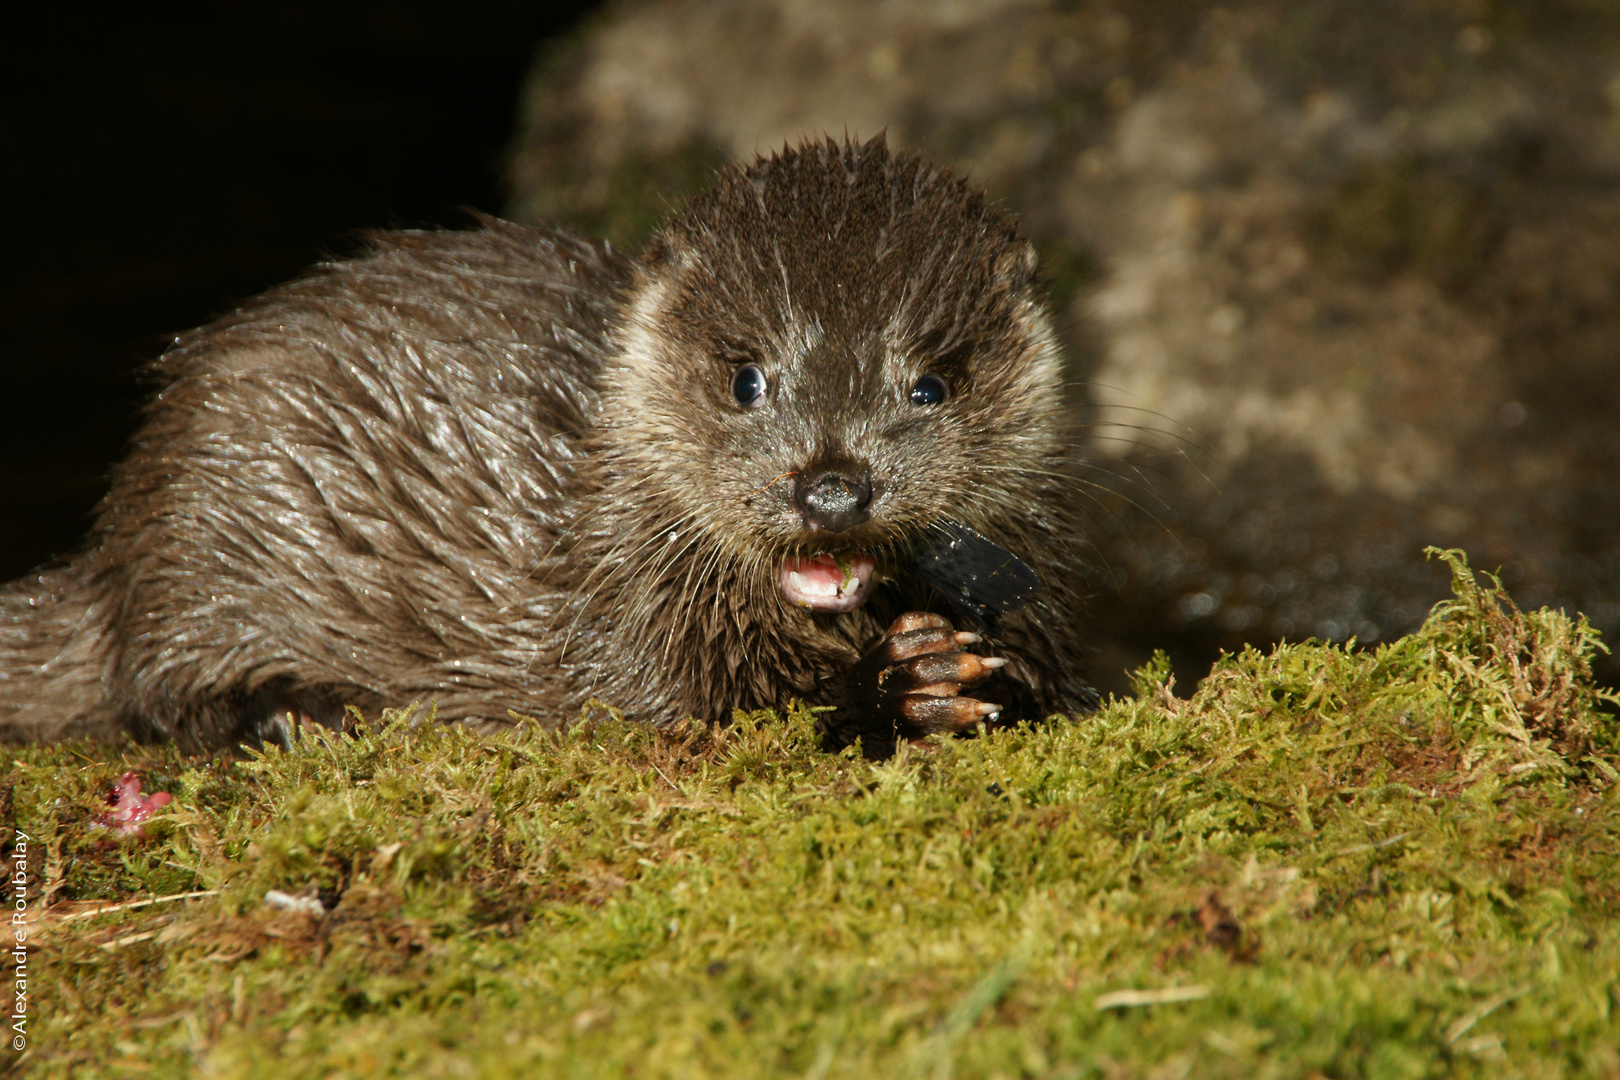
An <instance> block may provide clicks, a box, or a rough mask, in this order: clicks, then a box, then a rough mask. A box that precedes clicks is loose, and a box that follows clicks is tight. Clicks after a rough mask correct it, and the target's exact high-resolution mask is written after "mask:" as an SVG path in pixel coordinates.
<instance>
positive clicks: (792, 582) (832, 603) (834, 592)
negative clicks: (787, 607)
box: [781, 551, 877, 611]
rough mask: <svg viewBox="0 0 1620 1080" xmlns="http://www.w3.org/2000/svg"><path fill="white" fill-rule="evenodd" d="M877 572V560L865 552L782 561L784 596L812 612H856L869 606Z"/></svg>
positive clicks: (821, 555)
mask: <svg viewBox="0 0 1620 1080" xmlns="http://www.w3.org/2000/svg"><path fill="white" fill-rule="evenodd" d="M840 562H842V563H843V566H842V567H840V566H839V565H838V564H839V563H840ZM876 569H877V560H876V559H875V558H873V557H872V556H871V555H868V554H866V553H865V552H864V551H855V552H844V553H842V554H840V555H838V556H837V557H834V556H832V555H828V554H826V553H822V554H820V555H812V556H811V557H810V558H807V559H801V558H789V559H783V560H782V578H781V580H782V593H783V595H784V596H786V597H787V598H788V601H789V602H790V603H793V604H797V605H798V606H799V607H803V608H809V609H810V610H812V611H853V610H854V609H856V608H858V607H860V606H861V605H862V604H864V603H865V602H866V597H867V594H868V593H869V592H870V591H871V585H872V572H873V571H874V570H876Z"/></svg>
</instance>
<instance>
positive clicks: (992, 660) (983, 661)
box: [979, 656, 1007, 671]
mask: <svg viewBox="0 0 1620 1080" xmlns="http://www.w3.org/2000/svg"><path fill="white" fill-rule="evenodd" d="M1006 664H1007V658H1006V657H1005V656H984V657H980V658H979V666H980V667H987V668H989V669H990V670H991V671H994V670H995V669H996V668H998V667H1005V666H1006Z"/></svg>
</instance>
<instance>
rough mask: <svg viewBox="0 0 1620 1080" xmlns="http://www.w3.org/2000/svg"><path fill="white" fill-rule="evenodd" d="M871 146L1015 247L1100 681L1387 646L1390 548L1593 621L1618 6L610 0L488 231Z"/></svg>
mask: <svg viewBox="0 0 1620 1080" xmlns="http://www.w3.org/2000/svg"><path fill="white" fill-rule="evenodd" d="M880 129H886V130H887V131H888V135H889V139H890V142H891V144H898V145H901V146H908V147H912V148H916V149H918V150H921V151H922V152H924V153H925V154H927V155H928V156H929V157H930V158H932V159H933V160H935V161H937V162H939V163H941V164H947V165H951V166H953V167H954V168H956V169H958V170H959V171H963V172H966V173H968V174H969V175H971V176H972V177H973V178H974V179H975V180H976V181H978V182H979V183H982V184H984V185H985V186H987V187H988V188H989V189H990V190H991V191H992V192H993V193H994V194H995V195H997V196H998V197H999V198H1001V199H1003V200H1005V202H1007V203H1008V204H1009V205H1011V206H1012V207H1013V208H1014V209H1016V210H1017V211H1018V212H1019V213H1020V214H1021V215H1022V217H1023V220H1024V223H1025V227H1026V229H1027V231H1028V232H1029V234H1030V235H1031V236H1032V237H1033V238H1034V239H1035V240H1036V242H1037V243H1038V244H1039V245H1040V246H1041V248H1042V250H1043V255H1044V257H1045V260H1046V266H1047V269H1048V273H1049V275H1050V277H1051V283H1052V294H1053V300H1054V305H1055V307H1056V309H1057V311H1058V314H1059V317H1060V319H1062V320H1063V321H1064V323H1065V327H1066V333H1067V335H1068V340H1069V345H1070V354H1071V356H1072V358H1073V361H1074V365H1075V375H1076V378H1077V380H1079V381H1080V382H1081V384H1082V385H1083V387H1084V388H1085V395H1084V397H1085V402H1084V404H1083V406H1082V407H1083V408H1084V409H1085V410H1086V412H1087V419H1088V428H1087V430H1088V433H1089V437H1088V449H1089V451H1090V454H1091V457H1092V460H1093V462H1094V463H1095V465H1096V472H1095V483H1096V485H1097V487H1096V492H1097V508H1098V512H1097V515H1096V522H1095V530H1094V535H1093V536H1092V537H1091V539H1092V540H1093V542H1094V543H1095V545H1096V547H1097V555H1098V558H1097V566H1098V571H1097V581H1096V585H1097V591H1098V597H1097V619H1098V624H1099V629H1100V638H1101V639H1103V640H1102V646H1103V649H1102V659H1101V661H1100V662H1099V670H1098V675H1099V678H1100V681H1101V682H1102V683H1103V684H1104V685H1105V686H1107V687H1115V686H1119V685H1120V681H1119V680H1118V679H1117V678H1115V677H1114V674H1115V669H1117V668H1118V667H1119V666H1121V665H1123V664H1125V663H1133V662H1136V661H1138V660H1139V659H1140V658H1141V657H1143V656H1144V655H1145V654H1146V651H1147V650H1149V649H1151V648H1154V647H1165V648H1169V649H1170V650H1171V651H1172V653H1173V654H1174V655H1176V657H1177V659H1178V666H1181V667H1183V670H1184V675H1185V676H1192V675H1196V673H1197V669H1196V665H1198V664H1202V663H1204V662H1207V660H1208V658H1209V657H1210V656H1212V655H1213V653H1214V651H1215V650H1216V649H1218V648H1227V649H1231V648H1236V647H1239V646H1241V645H1242V644H1243V643H1244V642H1265V641H1270V640H1274V639H1276V638H1280V637H1287V638H1290V639H1299V638H1303V637H1318V638H1323V639H1328V640H1344V639H1346V638H1349V637H1351V636H1354V637H1356V638H1357V639H1358V640H1360V641H1362V642H1375V641H1381V640H1386V639H1388V638H1390V637H1393V636H1395V635H1398V634H1400V633H1403V632H1405V631H1407V630H1410V629H1412V628H1413V627H1414V626H1416V625H1417V623H1418V622H1419V621H1421V619H1422V617H1423V616H1424V614H1425V613H1426V612H1427V610H1428V608H1429V606H1430V605H1431V604H1432V603H1433V602H1434V601H1435V600H1437V599H1439V598H1441V597H1442V596H1443V595H1445V583H1446V575H1445V574H1444V572H1443V571H1442V570H1441V569H1439V568H1437V567H1435V566H1434V565H1432V564H1429V563H1427V562H1426V561H1425V560H1424V557H1423V554H1422V549H1423V547H1424V545H1426V544H1438V545H1442V546H1458V547H1462V548H1465V549H1466V550H1467V551H1468V554H1469V557H1470V558H1471V559H1472V561H1473V562H1474V565H1475V566H1477V567H1483V568H1494V567H1500V568H1501V570H1502V574H1503V577H1504V580H1505V581H1506V582H1507V584H1508V585H1509V586H1510V588H1511V589H1512V591H1513V593H1514V594H1515V596H1516V597H1517V598H1518V599H1519V601H1520V602H1521V603H1522V604H1525V605H1530V606H1539V605H1542V604H1552V605H1561V606H1564V607H1568V608H1572V609H1580V610H1582V611H1584V612H1586V613H1587V614H1588V615H1589V616H1590V617H1591V618H1592V620H1593V622H1595V623H1596V624H1597V625H1598V626H1600V627H1601V628H1603V629H1605V630H1606V631H1607V632H1608V633H1609V635H1610V637H1611V638H1613V637H1614V636H1615V632H1616V631H1617V630H1620V483H1617V481H1616V479H1615V463H1616V462H1617V461H1620V392H1617V389H1616V388H1617V386H1620V307H1617V306H1616V304H1615V302H1614V301H1615V294H1616V292H1617V290H1620V198H1617V196H1620V7H1617V6H1616V5H1613V4H1609V3H1606V2H1600V0H1554V2H1547V0H1494V2H1493V0H1431V2H1428V3H1419V2H1416V0H1407V2H1397V0H1307V2H1297V0H1238V2H1235V3H1230V4H1226V5H1224V6H1222V7H1218V8H1210V7H1208V6H1207V5H1205V4H1201V3H1193V2H1191V0H1136V2H1132V3H1125V2H1123V0H1118V2H1112V3H1108V2H1086V0H1080V2H1074V3H1045V2H1038V0H954V2H924V0H914V2H901V0H883V2H878V3H872V2H869V0H687V2H681V0H661V2H657V3H641V4H635V3H631V4H624V5H621V6H618V7H614V8H611V9H609V11H608V13H606V14H605V15H603V16H601V17H599V18H598V19H597V20H596V21H595V22H594V23H593V24H591V25H590V26H589V27H588V28H587V29H586V30H585V31H583V32H582V33H581V34H579V35H578V36H576V37H575V38H573V39H572V40H570V41H569V42H568V43H567V44H566V45H565V46H563V47H562V48H560V49H553V50H551V51H549V52H547V53H546V54H545V55H544V56H543V57H542V60H541V62H540V63H539V64H538V65H537V67H536V69H535V73H534V76H533V78H532V79H531V82H530V84H529V88H528V90H527V92H526V100H525V106H524V120H523V124H522V130H521V132H520V134H519V136H518V137H517V139H516V141H515V143H514V145H513V148H512V151H511V158H510V170H509V177H510V180H511V183H512V185H513V195H512V200H511V203H510V207H509V209H510V211H511V212H512V213H513V214H514V215H516V216H518V217H522V218H529V219H534V218H562V219H565V220H569V221H572V222H574V223H576V224H579V225H581V226H582V227H585V228H587V229H591V230H593V231H598V232H603V233H606V234H607V235H609V236H611V237H613V238H614V239H615V240H617V241H619V242H621V243H625V244H629V245H632V246H633V245H635V244H636V243H638V242H639V240H640V238H641V237H642V236H643V235H645V232H646V231H647V229H648V228H650V226H651V224H652V223H653V222H654V221H656V220H657V219H658V218H659V217H660V216H662V214H663V213H665V212H667V209H668V207H669V205H670V203H671V202H678V200H679V198H680V197H682V196H684V195H685V194H687V193H689V192H691V191H692V190H694V189H696V188H697V187H699V186H701V184H702V183H703V182H704V180H705V178H706V176H707V174H708V172H709V170H711V169H712V168H713V167H714V166H715V165H716V164H718V163H719V162H721V161H724V160H726V159H728V158H732V157H749V156H751V155H753V154H754V153H756V152H768V151H769V150H770V149H771V148H773V147H775V146H779V145H780V144H781V143H782V142H784V141H794V140H797V139H798V138H800V137H801V136H805V135H812V136H813V135H819V134H821V133H831V134H833V135H835V136H840V135H842V134H844V133H845V132H848V133H849V134H851V135H854V136H866V135H869V134H872V133H874V132H876V131H878V130H880ZM1616 673H1617V669H1616V668H1615V667H1614V666H1613V664H1612V663H1611V664H1609V665H1608V666H1607V668H1606V670H1605V672H1604V675H1605V676H1606V678H1608V680H1609V681H1611V682H1612V681H1614V680H1615V676H1616Z"/></svg>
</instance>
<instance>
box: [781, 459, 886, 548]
mask: <svg viewBox="0 0 1620 1080" xmlns="http://www.w3.org/2000/svg"><path fill="white" fill-rule="evenodd" d="M793 501H794V502H795V503H797V504H798V507H799V514H800V516H801V517H802V518H803V519H804V524H805V527H806V528H807V529H809V530H810V531H811V532H834V533H835V532H843V531H844V530H845V529H853V528H854V527H855V526H857V525H859V524H861V522H863V521H865V520H867V519H868V518H870V517H871V516H872V511H871V505H872V474H871V472H869V471H868V470H866V469H855V468H831V469H813V470H808V471H806V472H801V473H800V474H799V475H798V476H797V477H795V478H794V480H793Z"/></svg>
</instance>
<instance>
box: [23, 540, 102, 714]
mask: <svg viewBox="0 0 1620 1080" xmlns="http://www.w3.org/2000/svg"><path fill="white" fill-rule="evenodd" d="M114 660H115V656H114V650H113V635H112V601H111V598H110V597H109V595H108V590H107V587H106V585H105V582H104V581H103V580H101V578H100V575H99V574H98V573H97V572H96V568H95V566H94V565H93V560H91V559H89V558H84V557H81V558H78V559H74V560H73V561H71V562H67V563H62V564H59V565H57V566H53V567H48V568H46V569H44V570H39V571H36V572H34V573H32V574H30V575H28V576H27V577H25V578H20V579H18V580H17V581H13V582H11V583H10V584H9V585H5V586H0V743H30V742H53V741H55V740H58V739H72V738H80V737H84V736H91V737H98V738H111V737H113V736H114V735H115V734H116V733H117V732H118V731H119V730H120V728H121V727H122V726H123V725H122V724H121V722H120V717H119V715H118V711H117V709H116V708H115V706H114V705H113V704H112V702H111V701H110V694H109V688H110V685H111V675H112V666H113V663H114Z"/></svg>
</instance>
